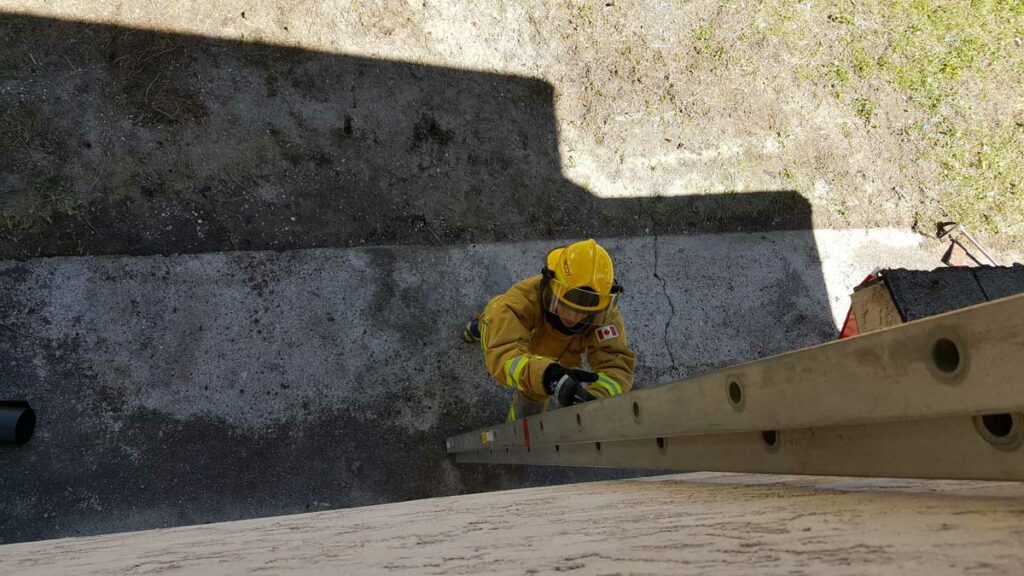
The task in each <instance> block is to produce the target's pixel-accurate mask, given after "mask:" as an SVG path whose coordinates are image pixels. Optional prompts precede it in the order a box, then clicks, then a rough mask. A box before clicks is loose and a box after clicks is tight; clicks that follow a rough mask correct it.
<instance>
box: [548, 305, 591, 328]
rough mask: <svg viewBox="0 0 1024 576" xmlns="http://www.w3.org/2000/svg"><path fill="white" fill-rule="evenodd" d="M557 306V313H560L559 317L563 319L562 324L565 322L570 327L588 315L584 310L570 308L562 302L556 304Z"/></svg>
mask: <svg viewBox="0 0 1024 576" xmlns="http://www.w3.org/2000/svg"><path fill="white" fill-rule="evenodd" d="M555 306H556V308H555V314H558V319H559V320H561V321H562V324H565V325H566V326H567V327H569V328H572V327H573V326H575V325H577V324H579V323H580V322H582V321H583V320H584V319H585V318H586V317H587V315H586V314H584V313H582V312H577V311H575V310H570V309H568V308H566V307H565V306H562V305H560V304H556V305H555Z"/></svg>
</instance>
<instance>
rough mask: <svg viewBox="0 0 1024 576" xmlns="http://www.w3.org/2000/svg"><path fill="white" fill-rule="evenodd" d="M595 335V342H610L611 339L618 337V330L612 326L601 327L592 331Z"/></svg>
mask: <svg viewBox="0 0 1024 576" xmlns="http://www.w3.org/2000/svg"><path fill="white" fill-rule="evenodd" d="M594 333H595V334H597V341H598V342H604V341H605V340H611V339H612V338H618V337H619V329H618V328H616V327H615V325H614V324H608V325H607V326H601V327H600V328H598V329H597V330H595V331H594Z"/></svg>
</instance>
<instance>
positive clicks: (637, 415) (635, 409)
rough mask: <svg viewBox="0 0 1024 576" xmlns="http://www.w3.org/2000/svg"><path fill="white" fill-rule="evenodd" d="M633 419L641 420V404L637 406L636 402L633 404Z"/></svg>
mask: <svg viewBox="0 0 1024 576" xmlns="http://www.w3.org/2000/svg"><path fill="white" fill-rule="evenodd" d="M633 418H635V419H639V418H640V404H637V403H636V402H633Z"/></svg>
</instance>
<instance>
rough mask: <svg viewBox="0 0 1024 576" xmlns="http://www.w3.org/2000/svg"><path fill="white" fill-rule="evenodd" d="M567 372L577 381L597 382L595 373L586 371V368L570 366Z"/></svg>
mask: <svg viewBox="0 0 1024 576" xmlns="http://www.w3.org/2000/svg"><path fill="white" fill-rule="evenodd" d="M567 372H568V373H569V375H570V376H572V377H573V380H576V381H577V382H587V383H590V382H597V374H595V373H593V372H587V371H586V370H580V369H579V368H570V369H569V370H567Z"/></svg>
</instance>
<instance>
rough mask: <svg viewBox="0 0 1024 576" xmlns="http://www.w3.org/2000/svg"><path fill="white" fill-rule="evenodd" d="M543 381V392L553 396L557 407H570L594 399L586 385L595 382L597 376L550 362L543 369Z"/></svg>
mask: <svg viewBox="0 0 1024 576" xmlns="http://www.w3.org/2000/svg"><path fill="white" fill-rule="evenodd" d="M591 378H593V379H591ZM543 380H544V391H545V392H547V393H548V394H550V395H552V396H554V397H555V400H557V401H558V405H559V406H572V405H573V404H580V403H582V402H589V401H590V400H593V399H594V395H593V394H591V393H590V392H589V391H588V390H587V387H586V383H587V382H593V381H596V380H597V374H593V373H591V372H587V371H585V370H579V369H575V368H566V367H565V366H562V365H561V364H559V363H557V362H552V363H551V364H550V365H549V366H548V367H547V368H545V369H544V376H543Z"/></svg>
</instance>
